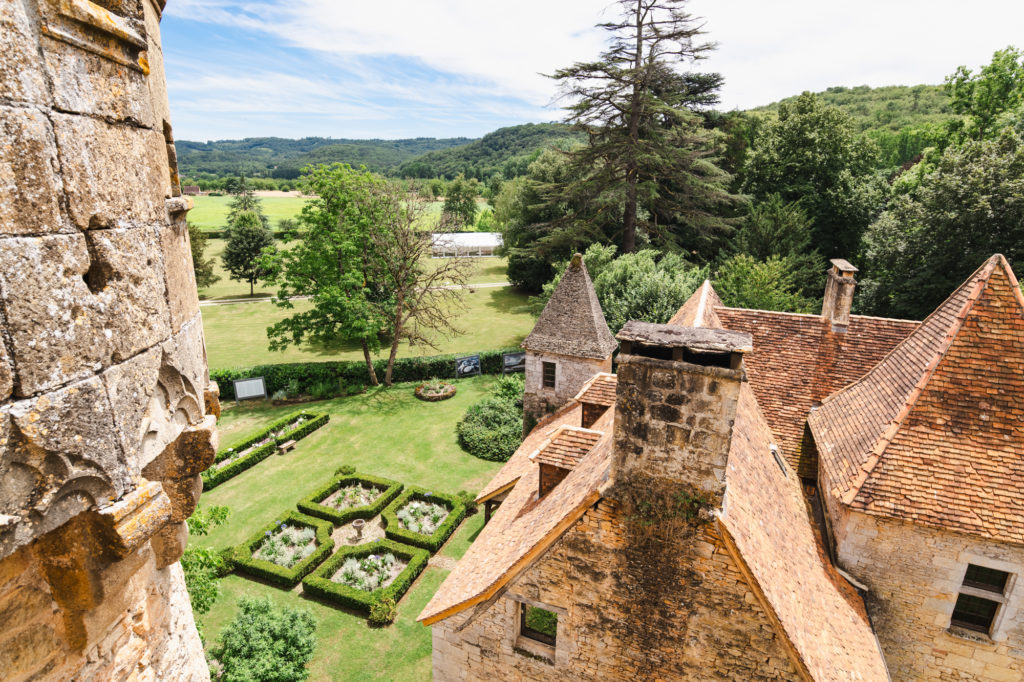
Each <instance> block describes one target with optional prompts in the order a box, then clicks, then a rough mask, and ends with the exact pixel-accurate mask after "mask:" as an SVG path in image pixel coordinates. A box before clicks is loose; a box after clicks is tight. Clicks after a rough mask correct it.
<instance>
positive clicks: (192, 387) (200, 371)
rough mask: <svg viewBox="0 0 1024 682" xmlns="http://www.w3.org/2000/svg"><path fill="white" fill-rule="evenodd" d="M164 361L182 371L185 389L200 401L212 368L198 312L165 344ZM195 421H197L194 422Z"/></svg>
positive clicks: (200, 402) (201, 402) (202, 400)
mask: <svg viewBox="0 0 1024 682" xmlns="http://www.w3.org/2000/svg"><path fill="white" fill-rule="evenodd" d="M163 349H164V362H165V364H167V365H169V366H170V367H173V368H174V369H175V370H177V371H178V372H180V373H181V377H182V381H184V383H185V390H186V391H187V392H188V394H189V395H191V396H194V397H195V398H196V400H198V401H199V404H200V408H201V407H202V404H203V402H204V398H203V395H204V393H205V392H206V388H207V386H209V384H210V370H209V368H208V367H207V365H206V341H205V340H204V338H203V319H202V317H201V316H200V315H199V314H198V313H197V314H196V315H195V316H194V317H193V318H192V319H191V320H189V321H187V322H185V323H184V324H183V325H182V326H181V331H179V332H177V333H175V334H174V336H173V337H172V338H171V339H169V340H168V341H167V342H166V343H164V345H163ZM192 423H195V422H192Z"/></svg>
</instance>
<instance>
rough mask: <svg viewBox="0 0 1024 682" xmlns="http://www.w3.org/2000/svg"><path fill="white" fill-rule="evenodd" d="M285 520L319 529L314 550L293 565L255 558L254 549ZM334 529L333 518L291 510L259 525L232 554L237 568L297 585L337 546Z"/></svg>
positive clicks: (251, 573)
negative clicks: (255, 531)
mask: <svg viewBox="0 0 1024 682" xmlns="http://www.w3.org/2000/svg"><path fill="white" fill-rule="evenodd" d="M284 523H293V524H295V525H299V526H308V527H310V528H314V529H316V544H317V547H316V549H315V550H313V553H312V554H310V555H309V556H308V557H306V558H305V559H303V560H302V561H300V562H299V563H297V564H295V566H293V567H292V568H285V567H284V566H278V565H277V564H275V563H273V562H271V561H265V560H263V559H254V558H253V557H252V553H253V552H255V551H256V548H257V547H258V546H259V544H260V543H261V542H263V540H264V538H265V537H266V534H267V533H268V532H272V531H274V530H276V529H277V527H278V526H280V525H281V524H284ZM332 530H334V527H333V526H332V525H331V522H330V521H325V520H323V519H318V518H314V517H312V516H307V515H305V514H300V513H299V512H297V511H294V510H289V511H288V512H287V513H285V514H284V515H283V516H278V517H277V518H276V519H274V521H272V522H271V523H269V524H267V525H266V526H264V527H263V528H260V530H259V532H257V533H255V534H254V535H253V536H252V537H250V538H249V539H248V540H246V541H245V542H243V543H242V544H240V545H236V546H235V550H234V553H233V556H232V557H231V558H232V561H233V562H234V568H235V570H236V571H237V572H240V573H248V574H249V575H254V576H256V577H258V578H265V579H267V580H269V581H271V582H273V583H277V584H279V585H282V586H284V587H288V588H291V587H295V585H296V584H297V583H298V582H299V581H300V580H302V579H303V578H304V577H305V576H306V575H308V574H309V573H310V572H311V571H312V570H313V569H315V568H316V567H317V566H319V565H320V564H321V563H322V562H323V560H324V559H326V558H327V557H328V556H329V555H330V553H331V552H332V551H333V550H334V540H332V539H331V531H332Z"/></svg>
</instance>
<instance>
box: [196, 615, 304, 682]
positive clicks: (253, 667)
mask: <svg viewBox="0 0 1024 682" xmlns="http://www.w3.org/2000/svg"><path fill="white" fill-rule="evenodd" d="M315 633H316V621H314V620H313V616H311V615H310V614H309V613H308V612H307V611H301V610H298V609H291V608H288V607H286V606H282V607H277V606H274V604H273V603H272V602H271V601H270V597H264V598H263V599H254V598H252V597H242V599H241V600H240V601H239V603H238V613H237V614H236V615H235V618H234V620H232V621H231V622H230V623H228V625H227V626H226V627H225V628H224V631H223V633H221V636H220V639H219V641H218V643H217V645H216V646H215V647H214V648H213V650H212V651H211V654H212V656H213V658H214V659H215V661H214V664H213V666H212V667H213V668H214V669H215V670H217V671H218V673H219V677H218V679H220V680H221V681H222V682H242V681H244V682H280V681H281V680H296V681H298V680H305V679H306V678H308V677H309V670H308V669H307V668H306V665H307V664H308V663H309V661H310V659H311V658H313V649H314V648H315V647H316V634H315Z"/></svg>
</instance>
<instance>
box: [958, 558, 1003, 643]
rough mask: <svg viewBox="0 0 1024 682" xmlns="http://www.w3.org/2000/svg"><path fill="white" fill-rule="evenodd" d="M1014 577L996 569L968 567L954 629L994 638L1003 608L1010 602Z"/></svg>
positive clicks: (960, 594) (971, 565)
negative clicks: (995, 623)
mask: <svg viewBox="0 0 1024 682" xmlns="http://www.w3.org/2000/svg"><path fill="white" fill-rule="evenodd" d="M1009 581H1010V574H1009V573H1007V572H1006V571H1000V570H997V569H995V568H988V567H986V566H978V565H975V564H968V565H967V571H966V572H965V574H964V579H963V583H962V584H961V586H960V593H959V594H958V595H957V598H956V605H955V606H954V607H953V616H952V618H950V625H951V626H955V627H960V628H964V629H967V630H973V631H975V632H983V633H985V634H991V632H992V624H993V623H994V622H995V619H996V614H998V613H999V607H1000V606H1002V605H1003V603H1005V602H1006V588H1007V585H1008V584H1009Z"/></svg>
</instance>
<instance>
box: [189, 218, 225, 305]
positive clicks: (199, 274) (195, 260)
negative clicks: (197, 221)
mask: <svg viewBox="0 0 1024 682" xmlns="http://www.w3.org/2000/svg"><path fill="white" fill-rule="evenodd" d="M188 241H189V245H190V247H191V249H192V269H193V270H194V271H195V275H196V287H197V288H199V289H205V288H206V287H208V286H211V285H213V284H214V283H216V282H219V281H220V275H218V274H215V273H214V271H213V266H214V260H213V258H212V257H211V258H207V257H206V247H207V245H208V244H209V241H210V238H209V237H207V236H206V233H205V232H203V231H202V230H201V229H199V228H198V227H196V226H195V225H193V224H192V223H188Z"/></svg>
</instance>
